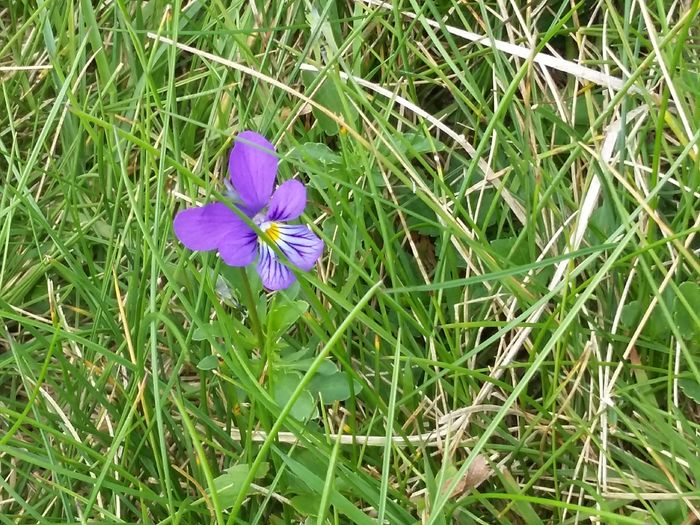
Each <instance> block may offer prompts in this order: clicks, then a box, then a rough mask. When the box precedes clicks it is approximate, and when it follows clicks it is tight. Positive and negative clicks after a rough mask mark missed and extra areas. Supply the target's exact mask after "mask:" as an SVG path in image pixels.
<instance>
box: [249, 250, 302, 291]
mask: <svg viewBox="0 0 700 525" xmlns="http://www.w3.org/2000/svg"><path fill="white" fill-rule="evenodd" d="M258 274H260V279H261V280H262V283H263V286H264V287H265V288H267V289H268V290H284V289H285V288H288V287H289V286H290V285H291V284H292V283H293V282H294V281H295V279H296V277H295V276H294V274H293V273H292V271H291V270H290V269H289V268H287V267H286V266H285V265H284V264H282V263H281V262H280V260H279V259H278V258H277V255H276V254H275V252H273V251H272V248H270V247H269V246H268V245H267V244H265V243H264V242H263V243H260V258H259V259H258Z"/></svg>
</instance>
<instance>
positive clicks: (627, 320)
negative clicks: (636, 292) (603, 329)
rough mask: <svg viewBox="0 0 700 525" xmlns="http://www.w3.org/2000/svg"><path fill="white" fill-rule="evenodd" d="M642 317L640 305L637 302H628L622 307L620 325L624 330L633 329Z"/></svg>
mask: <svg viewBox="0 0 700 525" xmlns="http://www.w3.org/2000/svg"><path fill="white" fill-rule="evenodd" d="M641 315H642V305H641V303H640V302H639V301H630V302H629V303H627V304H626V305H625V306H623V307H622V314H621V315H620V323H621V324H622V326H624V327H625V328H632V327H634V326H635V325H636V324H637V322H638V321H639V319H640V317H641Z"/></svg>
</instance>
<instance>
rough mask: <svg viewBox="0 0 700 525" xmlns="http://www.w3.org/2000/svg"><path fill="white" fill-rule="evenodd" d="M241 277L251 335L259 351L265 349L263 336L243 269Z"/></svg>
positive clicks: (248, 282) (241, 269) (256, 309)
mask: <svg viewBox="0 0 700 525" xmlns="http://www.w3.org/2000/svg"><path fill="white" fill-rule="evenodd" d="M240 272H241V277H242V279H241V280H242V281H243V289H244V290H245V296H246V297H245V299H246V302H247V303H248V315H249V316H250V322H251V324H252V325H253V333H254V334H255V336H256V337H257V338H258V345H259V347H260V350H261V351H262V350H264V349H265V336H264V335H263V331H262V325H261V324H260V318H259V317H258V305H257V303H256V301H255V296H254V295H253V289H252V288H251V287H250V281H249V280H248V274H247V273H246V270H245V268H240Z"/></svg>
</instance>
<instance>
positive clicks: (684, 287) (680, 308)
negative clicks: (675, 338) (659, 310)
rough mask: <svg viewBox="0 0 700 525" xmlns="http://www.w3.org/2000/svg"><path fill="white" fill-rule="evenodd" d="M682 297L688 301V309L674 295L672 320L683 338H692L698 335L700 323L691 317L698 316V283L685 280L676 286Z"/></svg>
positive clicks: (699, 335) (699, 309)
mask: <svg viewBox="0 0 700 525" xmlns="http://www.w3.org/2000/svg"><path fill="white" fill-rule="evenodd" d="M678 290H679V292H680V293H681V295H682V296H683V298H684V299H685V300H686V301H687V302H688V305H689V306H690V310H688V308H687V307H686V306H685V305H684V304H683V303H682V302H681V300H680V299H679V298H678V297H676V300H675V302H674V304H673V310H674V314H673V320H674V321H675V322H676V325H677V326H678V330H679V331H680V333H681V335H682V336H683V337H684V338H685V339H693V338H694V337H700V325H698V323H697V321H696V320H695V319H693V315H691V312H692V313H693V314H694V315H695V317H700V285H698V284H697V283H694V282H690V281H686V282H684V283H682V284H681V285H680V286H679V287H678Z"/></svg>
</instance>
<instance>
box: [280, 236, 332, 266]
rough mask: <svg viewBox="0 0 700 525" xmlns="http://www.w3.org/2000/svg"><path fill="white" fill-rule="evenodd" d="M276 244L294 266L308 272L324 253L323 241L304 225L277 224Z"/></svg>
mask: <svg viewBox="0 0 700 525" xmlns="http://www.w3.org/2000/svg"><path fill="white" fill-rule="evenodd" d="M276 226H277V229H278V230H279V237H278V238H277V240H276V241H275V244H276V245H277V246H278V247H279V249H280V250H281V251H282V253H284V254H285V255H286V256H287V259H289V262H291V263H292V264H294V266H296V267H298V268H300V269H302V270H304V271H308V270H310V269H311V268H313V267H314V264H316V261H317V260H318V258H319V257H321V254H322V253H323V241H322V240H321V239H319V238H318V237H317V236H316V234H315V233H314V232H312V231H311V230H310V229H309V227H308V226H304V225H303V224H277V225H276Z"/></svg>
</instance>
